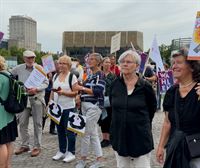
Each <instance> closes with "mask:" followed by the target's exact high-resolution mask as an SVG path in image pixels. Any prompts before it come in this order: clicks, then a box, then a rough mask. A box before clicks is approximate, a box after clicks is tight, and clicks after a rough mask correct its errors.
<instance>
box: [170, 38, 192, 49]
mask: <svg viewBox="0 0 200 168" xmlns="http://www.w3.org/2000/svg"><path fill="white" fill-rule="evenodd" d="M191 41H192V38H191V37H188V38H179V39H173V40H172V45H171V46H172V51H174V50H179V49H181V48H183V47H186V48H189V47H190V43H191Z"/></svg>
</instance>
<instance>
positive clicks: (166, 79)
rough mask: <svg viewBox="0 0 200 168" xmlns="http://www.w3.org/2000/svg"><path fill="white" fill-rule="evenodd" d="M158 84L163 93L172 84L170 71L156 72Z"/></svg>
mask: <svg viewBox="0 0 200 168" xmlns="http://www.w3.org/2000/svg"><path fill="white" fill-rule="evenodd" d="M158 82H159V88H160V92H161V93H165V92H166V91H167V90H168V89H169V88H170V87H171V86H172V85H173V84H174V80H173V74H172V71H171V70H169V71H163V72H160V71H159V72H158Z"/></svg>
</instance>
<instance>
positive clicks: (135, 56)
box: [118, 50, 141, 65]
mask: <svg viewBox="0 0 200 168" xmlns="http://www.w3.org/2000/svg"><path fill="white" fill-rule="evenodd" d="M127 55H131V56H132V58H133V60H134V61H135V63H136V64H138V65H140V63H141V57H140V56H139V54H138V53H137V52H136V51H133V50H127V51H125V52H123V53H122V54H121V55H120V57H119V59H118V63H119V64H120V62H121V61H122V60H123V59H124V58H125V57H126V56H127Z"/></svg>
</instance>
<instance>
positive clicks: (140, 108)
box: [0, 49, 200, 168]
mask: <svg viewBox="0 0 200 168" xmlns="http://www.w3.org/2000/svg"><path fill="white" fill-rule="evenodd" d="M35 57H36V55H35V53H34V52H32V51H29V50H26V51H24V52H23V58H24V63H23V64H20V65H17V66H16V67H14V68H13V69H12V70H11V73H12V74H13V75H17V76H18V80H20V81H22V82H25V81H26V80H27V79H28V77H29V76H30V74H31V72H32V71H33V69H34V67H35V66H39V67H40V68H41V69H43V67H42V66H40V65H38V64H37V63H36V62H35ZM86 63H87V66H86V67H82V66H81V65H80V62H79V60H76V59H75V60H74V59H71V57H70V56H67V55H63V56H61V57H59V59H58V60H56V61H55V65H56V71H55V72H50V73H48V74H47V77H46V78H45V79H44V81H43V82H42V83H41V84H40V85H39V86H37V87H32V88H27V90H26V92H27V94H28V104H27V107H26V108H25V109H24V111H23V112H21V113H19V114H16V115H14V114H11V113H9V112H7V111H6V110H5V108H4V105H3V104H0V168H8V167H10V166H11V162H12V154H13V151H14V154H15V155H20V154H22V153H25V152H29V151H30V155H31V157H37V156H38V155H40V153H41V152H42V151H41V146H42V144H41V139H42V132H43V128H44V125H45V120H46V118H47V116H46V113H45V111H46V108H48V106H49V104H50V101H54V102H56V103H57V104H59V105H61V106H62V109H63V110H62V116H61V119H60V122H59V124H58V123H55V122H54V121H53V120H51V122H50V126H49V132H50V133H51V134H53V135H57V136H58V151H57V153H56V154H55V155H54V156H52V159H53V160H54V161H58V160H63V161H64V162H67V163H68V162H72V161H74V160H76V153H75V152H76V137H77V134H76V133H75V132H73V131H70V130H67V125H68V120H69V113H70V112H75V113H79V114H81V115H83V116H85V117H86V124H85V133H84V135H83V136H82V137H81V146H80V148H81V149H80V154H81V158H80V160H77V164H76V166H75V167H76V168H85V167H86V159H87V157H88V153H89V149H90V146H92V151H93V152H94V154H95V156H96V159H95V161H94V163H93V164H92V165H91V166H90V168H99V167H103V166H105V165H104V162H103V152H102V148H105V147H108V146H111V147H112V149H113V151H114V153H115V158H116V162H117V167H119V168H132V167H133V168H150V167H151V165H150V156H151V151H152V150H153V149H154V142H153V135H152V120H153V118H154V114H155V112H156V110H157V109H160V98H159V97H158V94H156V92H157V90H156V87H157V86H158V83H157V76H156V72H155V71H154V70H155V63H151V64H150V65H148V66H146V71H145V73H144V75H143V74H139V73H138V69H139V66H140V63H141V58H140V56H139V55H138V53H137V52H136V51H133V50H127V51H125V52H124V53H122V54H121V55H120V56H119V59H118V65H117V64H116V56H115V55H109V56H106V57H103V56H102V55H101V54H100V53H91V54H89V56H88V58H87V62H86ZM171 64H172V66H171V69H172V71H173V77H174V78H175V79H176V83H175V84H174V85H173V86H171V87H170V88H169V89H168V90H167V92H166V94H165V97H164V102H163V111H164V112H165V119H164V123H163V127H162V131H161V134H160V142H159V145H158V147H157V148H156V157H157V161H158V162H159V163H160V164H163V166H164V168H174V167H176V168H179V167H180V168H199V167H200V157H197V158H191V157H190V154H189V151H188V148H187V146H186V145H184V144H185V143H186V142H185V136H187V135H192V134H196V133H200V124H199V122H198V120H199V117H200V100H199V99H200V62H199V61H195V60H187V50H186V49H182V50H180V51H178V52H177V53H174V54H173V55H172V63H171ZM0 72H5V73H9V72H8V70H7V66H6V63H5V59H4V57H2V56H0ZM70 78H71V79H70ZM70 82H71V83H70ZM9 87H10V86H9V80H8V78H7V77H6V76H4V75H2V74H1V73H0V97H1V98H2V99H3V100H5V99H6V98H7V96H8V92H9ZM30 115H32V119H33V129H34V135H33V138H34V139H33V140H34V141H33V142H34V144H33V148H32V149H30V137H29V132H28V125H29V118H30ZM177 117H178V121H179V122H178V123H177ZM98 125H99V126H100V127H101V132H102V136H101V137H102V138H101V139H100V136H99V132H98ZM17 128H18V130H17ZM180 132H181V133H182V134H181V136H180ZM18 134H19V137H20V141H21V145H20V147H19V148H18V149H15V150H14V148H13V145H12V144H13V142H14V141H15V140H16V138H17V137H18ZM180 137H181V138H180ZM172 148H173V150H172ZM165 150H166V157H165V156H164V153H165ZM18 157H20V156H18Z"/></svg>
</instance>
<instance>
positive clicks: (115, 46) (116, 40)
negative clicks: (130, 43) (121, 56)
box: [110, 32, 121, 54]
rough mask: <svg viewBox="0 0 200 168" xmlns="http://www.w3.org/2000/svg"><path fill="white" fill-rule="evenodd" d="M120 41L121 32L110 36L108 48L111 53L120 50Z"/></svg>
mask: <svg viewBox="0 0 200 168" xmlns="http://www.w3.org/2000/svg"><path fill="white" fill-rule="evenodd" d="M120 42H121V32H120V33H118V34H116V35H114V36H112V38H111V48H110V53H111V54H112V53H114V52H116V51H118V50H120Z"/></svg>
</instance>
